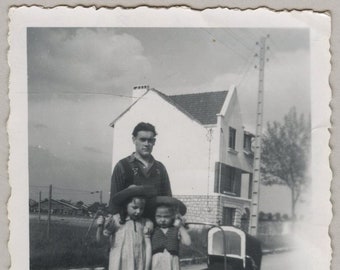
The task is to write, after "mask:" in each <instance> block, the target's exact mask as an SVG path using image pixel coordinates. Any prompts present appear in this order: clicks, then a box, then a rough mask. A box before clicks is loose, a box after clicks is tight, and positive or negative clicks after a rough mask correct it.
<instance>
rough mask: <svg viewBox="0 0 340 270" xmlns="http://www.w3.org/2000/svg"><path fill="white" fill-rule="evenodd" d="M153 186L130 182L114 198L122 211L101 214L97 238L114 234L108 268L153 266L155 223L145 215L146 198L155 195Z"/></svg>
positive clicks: (126, 269)
mask: <svg viewBox="0 0 340 270" xmlns="http://www.w3.org/2000/svg"><path fill="white" fill-rule="evenodd" d="M153 194H154V193H153V189H151V188H148V187H143V186H135V185H132V186H129V187H128V188H126V189H124V190H122V191H120V192H118V193H117V194H115V195H114V197H113V198H112V200H113V202H114V203H115V204H116V205H118V206H119V207H121V211H120V212H119V214H116V215H113V216H111V217H109V218H107V220H105V224H104V218H103V217H101V218H98V220H97V224H98V229H97V241H100V240H101V237H102V235H105V236H111V248H110V255H109V268H108V269H109V270H150V269H151V240H150V234H151V231H152V229H153V224H152V222H151V221H150V220H148V219H146V218H144V217H142V214H143V212H144V207H145V198H146V197H149V196H152V195H153Z"/></svg>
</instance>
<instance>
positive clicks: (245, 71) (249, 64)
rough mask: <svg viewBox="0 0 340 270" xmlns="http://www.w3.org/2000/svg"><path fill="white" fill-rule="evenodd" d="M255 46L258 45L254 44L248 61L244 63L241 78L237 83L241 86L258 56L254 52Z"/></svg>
mask: <svg viewBox="0 0 340 270" xmlns="http://www.w3.org/2000/svg"><path fill="white" fill-rule="evenodd" d="M255 48H256V45H255V46H254V48H253V50H252V52H251V55H250V57H248V61H247V63H246V64H245V65H244V68H243V72H242V73H240V79H239V81H238V83H237V85H238V86H240V85H241V84H242V82H243V81H244V78H245V77H246V75H247V74H248V72H249V70H250V67H251V66H252V65H253V62H254V59H255V57H256V54H255V52H254V51H255ZM252 55H253V56H252Z"/></svg>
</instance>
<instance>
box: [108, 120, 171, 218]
mask: <svg viewBox="0 0 340 270" xmlns="http://www.w3.org/2000/svg"><path fill="white" fill-rule="evenodd" d="M156 135H157V133H156V130H155V127H154V126H153V125H151V124H149V123H144V122H141V123H139V124H138V125H137V126H136V127H135V128H134V130H133V132H132V141H133V143H134V145H135V147H136V151H135V152H134V153H132V154H131V155H130V156H128V157H126V158H123V159H121V160H120V161H119V162H118V163H117V164H116V166H115V168H114V170H113V174H112V178H111V194H110V202H109V212H110V213H111V214H115V213H117V212H118V208H117V206H116V205H114V203H113V202H112V197H113V195H114V194H116V193H117V192H119V191H121V190H123V189H125V188H127V187H128V186H130V185H133V184H134V185H148V186H153V187H154V188H155V190H156V193H157V195H159V196H171V195H172V194H171V186H170V182H169V177H168V173H167V171H166V168H165V167H164V165H163V164H162V163H161V162H159V161H157V160H155V159H154V158H153V156H152V155H151V153H152V150H153V147H154V145H155V142H156V138H155V137H156Z"/></svg>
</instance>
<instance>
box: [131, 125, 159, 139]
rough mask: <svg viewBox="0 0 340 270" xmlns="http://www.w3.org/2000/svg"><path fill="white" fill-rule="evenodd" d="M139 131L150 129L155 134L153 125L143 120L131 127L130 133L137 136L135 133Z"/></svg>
mask: <svg viewBox="0 0 340 270" xmlns="http://www.w3.org/2000/svg"><path fill="white" fill-rule="evenodd" d="M139 131H151V132H153V133H154V134H155V136H156V135H157V132H156V129H155V126H154V125H151V124H150V123H144V122H140V123H139V124H138V125H137V126H135V128H134V129H133V132H132V135H133V136H134V137H137V134H138V132H139Z"/></svg>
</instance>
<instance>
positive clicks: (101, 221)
mask: <svg viewBox="0 0 340 270" xmlns="http://www.w3.org/2000/svg"><path fill="white" fill-rule="evenodd" d="M104 222H105V218H104V216H102V215H100V216H99V217H98V218H97V226H98V227H99V226H103V225H104Z"/></svg>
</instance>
